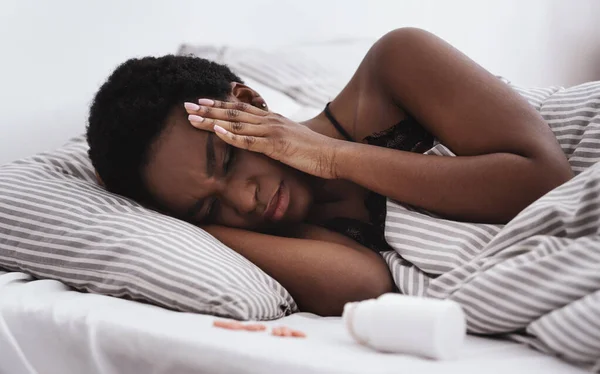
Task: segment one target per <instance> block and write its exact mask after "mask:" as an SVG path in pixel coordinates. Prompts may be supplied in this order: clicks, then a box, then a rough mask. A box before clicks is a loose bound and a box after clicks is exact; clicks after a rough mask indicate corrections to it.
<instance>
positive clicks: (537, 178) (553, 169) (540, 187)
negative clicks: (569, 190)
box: [502, 154, 574, 223]
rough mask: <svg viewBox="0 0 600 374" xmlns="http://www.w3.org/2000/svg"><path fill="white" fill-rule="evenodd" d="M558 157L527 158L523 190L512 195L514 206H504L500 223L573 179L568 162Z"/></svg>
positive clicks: (522, 184) (507, 220)
mask: <svg viewBox="0 0 600 374" xmlns="http://www.w3.org/2000/svg"><path fill="white" fill-rule="evenodd" d="M560 156H561V158H562V159H556V158H555V159H550V158H544V159H542V158H537V159H536V158H529V160H530V162H531V165H530V168H529V171H527V172H525V173H523V174H522V175H523V179H522V183H521V186H522V187H523V188H521V190H520V193H518V194H515V195H513V197H515V198H516V199H515V200H514V204H507V205H506V208H507V209H506V211H505V212H504V213H505V216H504V217H502V221H503V222H502V223H507V222H509V221H510V220H512V219H513V218H514V217H515V216H516V215H517V214H519V213H520V212H521V211H523V210H524V209H525V208H527V207H528V206H529V205H531V204H533V203H534V202H535V201H536V200H538V199H540V198H541V197H542V196H544V195H546V194H547V193H548V192H550V191H552V190H554V189H555V188H557V187H558V186H560V185H562V184H564V183H566V182H568V181H569V180H571V179H572V178H573V177H574V174H573V171H572V170H571V166H570V165H569V162H568V161H567V159H566V158H565V157H564V155H562V154H561V155H560Z"/></svg>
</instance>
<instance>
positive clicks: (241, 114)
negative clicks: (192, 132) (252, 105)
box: [183, 102, 264, 124]
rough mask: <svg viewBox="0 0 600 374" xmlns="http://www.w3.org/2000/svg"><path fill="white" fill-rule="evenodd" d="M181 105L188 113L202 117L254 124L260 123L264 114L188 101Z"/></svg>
mask: <svg viewBox="0 0 600 374" xmlns="http://www.w3.org/2000/svg"><path fill="white" fill-rule="evenodd" d="M242 104H244V103H242ZM246 105H247V104H246ZM183 106H184V107H185V110H186V111H187V112H188V114H191V115H197V116H200V117H203V118H211V119H220V120H225V121H231V122H248V123H255V124H258V123H261V121H262V120H263V119H264V118H263V117H264V116H257V115H255V114H252V113H248V112H245V111H242V110H239V109H234V108H214V107H211V106H205V105H197V104H194V103H189V102H186V103H184V104H183Z"/></svg>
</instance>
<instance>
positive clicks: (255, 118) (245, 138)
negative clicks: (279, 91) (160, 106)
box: [185, 99, 340, 179]
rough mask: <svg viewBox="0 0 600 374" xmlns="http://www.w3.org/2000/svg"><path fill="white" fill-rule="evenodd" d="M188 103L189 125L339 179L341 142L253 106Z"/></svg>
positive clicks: (225, 103)
mask: <svg viewBox="0 0 600 374" xmlns="http://www.w3.org/2000/svg"><path fill="white" fill-rule="evenodd" d="M198 103H199V104H200V105H198V104H194V103H185V108H186V110H187V112H188V114H190V115H189V117H188V119H189V121H190V123H191V124H192V125H193V126H194V127H196V128H197V129H200V130H206V131H212V132H214V133H215V134H217V136H219V138H221V139H222V140H223V141H224V142H226V143H228V144H230V145H232V146H234V147H237V148H240V149H247V150H249V151H252V152H259V153H262V154H264V155H266V156H268V157H270V158H272V159H274V160H277V161H280V162H282V163H284V164H286V165H288V166H291V167H293V168H294V169H297V170H300V171H302V172H305V173H308V174H311V175H314V176H317V177H320V178H326V179H334V178H336V172H335V155H336V148H337V146H338V145H339V142H340V141H339V140H336V139H332V138H329V137H327V136H324V135H321V134H319V133H317V132H314V131H312V130H311V129H309V128H308V127H306V126H304V125H301V124H299V123H297V122H294V121H292V120H290V119H287V118H285V117H283V116H282V115H280V114H276V113H272V112H267V111H264V110H262V109H259V108H256V107H254V106H252V105H249V104H246V103H242V102H237V103H232V102H224V101H216V100H208V99H200V100H198Z"/></svg>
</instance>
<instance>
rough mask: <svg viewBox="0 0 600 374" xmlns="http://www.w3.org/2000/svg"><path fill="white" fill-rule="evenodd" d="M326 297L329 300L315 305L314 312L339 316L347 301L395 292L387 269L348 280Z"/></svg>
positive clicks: (372, 297) (321, 314)
mask: <svg viewBox="0 0 600 374" xmlns="http://www.w3.org/2000/svg"><path fill="white" fill-rule="evenodd" d="M335 288H336V289H337V290H336V291H333V292H332V293H331V294H330V295H329V297H328V298H326V299H328V301H329V302H326V303H322V304H320V305H318V306H317V308H318V310H315V311H314V313H316V314H318V315H320V316H341V315H342V312H343V311H344V305H346V303H348V302H355V301H363V300H368V299H375V298H377V297H379V296H381V295H383V294H385V293H389V292H395V290H396V286H395V284H394V281H393V279H392V275H391V274H390V272H389V270H388V269H387V268H386V269H383V271H377V272H371V273H369V274H364V275H363V276H360V277H356V278H354V279H352V280H348V281H347V282H345V284H344V285H343V290H342V289H340V288H342V287H335Z"/></svg>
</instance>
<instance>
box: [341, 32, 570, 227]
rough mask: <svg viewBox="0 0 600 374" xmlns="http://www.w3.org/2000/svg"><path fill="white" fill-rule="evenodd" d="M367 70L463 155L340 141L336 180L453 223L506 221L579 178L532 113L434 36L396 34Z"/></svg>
mask: <svg viewBox="0 0 600 374" xmlns="http://www.w3.org/2000/svg"><path fill="white" fill-rule="evenodd" d="M363 64H366V69H365V70H364V71H365V73H364V74H367V75H368V77H369V78H370V79H372V80H375V81H377V82H378V85H379V86H380V87H381V89H383V90H384V91H386V92H387V96H389V97H391V99H392V100H393V101H394V102H395V103H396V105H398V106H400V107H401V108H403V109H404V110H406V111H407V112H409V113H411V114H412V115H413V116H414V117H415V118H416V119H417V120H418V121H419V122H420V123H421V124H422V125H423V126H424V127H425V128H426V129H427V130H428V131H429V132H430V133H432V134H433V135H434V136H436V137H437V138H438V139H439V140H440V141H441V142H442V143H443V144H444V145H446V146H448V147H449V148H450V149H451V150H452V151H453V152H454V153H455V154H456V155H457V156H458V157H455V158H454V157H453V158H450V157H436V156H426V155H421V154H413V153H409V152H401V151H396V150H390V149H385V148H380V147H373V146H369V145H364V144H353V143H347V142H338V143H337V144H336V148H337V151H336V156H335V161H334V166H333V168H334V170H335V174H336V176H337V177H338V178H343V179H348V180H351V181H353V182H355V183H357V184H359V185H362V186H364V187H366V188H368V189H369V190H372V191H375V192H377V193H379V194H382V195H384V196H388V197H390V198H392V199H395V200H398V201H400V202H403V203H407V204H411V205H415V206H418V207H421V208H424V209H427V210H430V211H432V212H435V213H438V214H441V215H444V216H448V217H452V218H455V219H460V220H466V221H478V222H507V221H508V220H510V219H511V218H512V217H514V216H515V215H516V214H517V213H518V212H520V211H521V210H522V209H523V208H525V207H526V206H527V205H529V204H530V203H531V202H533V201H534V200H536V199H537V198H539V197H540V196H542V195H543V194H545V193H546V192H548V191H549V190H551V189H552V188H554V187H556V186H558V185H560V184H562V183H564V182H565V181H567V180H569V179H570V178H571V177H572V176H573V174H572V172H571V169H570V167H569V164H568V162H567V160H566V158H565V156H564V154H563V152H562V150H561V149H560V146H559V145H558V143H557V141H556V139H555V137H554V135H553V133H552V132H551V130H550V129H549V127H548V125H547V124H546V123H545V122H544V120H543V119H542V118H541V116H540V115H539V114H538V113H537V112H536V111H535V109H534V108H532V107H531V106H530V105H529V104H528V103H527V102H526V101H525V100H524V99H523V98H521V97H520V95H518V94H517V93H515V92H514V91H513V90H512V89H511V88H510V87H508V86H507V85H505V84H504V83H502V82H500V81H499V80H498V79H497V78H495V77H494V76H492V75H491V74H489V73H488V72H487V71H485V70H484V69H483V68H481V67H480V66H478V65H477V64H475V63H474V62H473V61H471V60H470V59H468V58H467V57H466V56H464V55H463V54H461V53H460V52H458V51H457V50H455V49H454V48H452V47H451V46H450V45H448V44H447V43H445V42H444V41H442V40H441V39H439V38H437V37H435V36H433V35H432V34H429V33H427V32H425V31H422V30H417V29H399V30H396V31H393V32H391V33H389V34H387V35H386V36H384V37H383V38H382V39H380V41H379V42H377V44H375V45H374V46H373V48H372V49H371V51H370V52H369V54H368V55H367V57H366V58H365V61H364V62H363Z"/></svg>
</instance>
